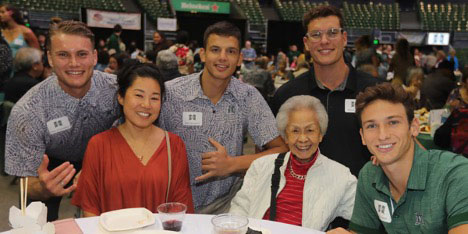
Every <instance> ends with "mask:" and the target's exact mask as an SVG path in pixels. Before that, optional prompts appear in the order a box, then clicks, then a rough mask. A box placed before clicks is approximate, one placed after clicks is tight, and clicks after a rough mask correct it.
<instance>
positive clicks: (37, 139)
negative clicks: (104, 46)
mask: <svg viewBox="0 0 468 234" xmlns="http://www.w3.org/2000/svg"><path fill="white" fill-rule="evenodd" d="M49 35H50V40H49V44H48V53H47V55H48V57H49V62H50V64H51V66H52V67H53V69H54V72H55V75H52V76H50V77H49V78H47V79H46V80H44V81H43V82H41V83H40V84H38V85H36V86H34V87H33V88H32V89H31V90H29V91H28V92H27V93H26V94H25V95H24V96H23V97H22V98H21V99H20V100H19V101H18V102H17V103H16V105H15V106H14V108H13V110H12V111H11V114H10V117H9V119H8V126H7V133H6V150H5V151H6V152H5V159H6V165H5V171H6V172H7V173H8V174H10V175H15V176H21V177H29V183H28V198H30V199H32V200H41V201H43V202H44V203H45V204H46V206H47V207H48V214H47V216H48V217H47V219H48V220H49V221H51V220H55V219H57V218H58V209H59V206H60V200H61V198H62V196H63V195H64V194H67V193H69V192H71V191H73V190H74V189H75V188H76V185H69V182H70V181H71V179H72V178H73V176H74V174H75V172H76V171H79V170H80V169H81V162H82V159H83V155H84V152H85V149H86V146H87V144H88V140H89V139H90V138H91V137H92V136H93V135H95V134H97V133H100V132H102V131H105V130H107V129H109V128H110V127H111V126H112V123H113V122H114V121H115V120H116V119H117V118H118V116H119V114H120V113H119V106H118V103H117V98H116V92H117V86H116V78H115V76H113V75H109V74H105V73H101V72H97V71H93V68H94V65H96V62H97V52H96V50H95V49H94V35H93V33H92V32H91V31H90V30H89V29H88V28H87V27H86V25H85V24H83V23H81V22H76V21H75V22H74V21H64V22H62V23H60V24H59V25H58V26H57V28H53V29H51V31H50V33H49ZM70 184H71V183H70ZM67 186H68V187H67Z"/></svg>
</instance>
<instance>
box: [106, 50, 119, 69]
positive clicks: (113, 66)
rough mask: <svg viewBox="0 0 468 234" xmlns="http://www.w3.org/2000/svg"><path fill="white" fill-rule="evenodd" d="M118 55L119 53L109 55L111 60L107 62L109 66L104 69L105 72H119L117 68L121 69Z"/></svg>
mask: <svg viewBox="0 0 468 234" xmlns="http://www.w3.org/2000/svg"><path fill="white" fill-rule="evenodd" d="M117 57H118V56H117V54H112V55H111V56H109V62H108V64H107V67H106V68H105V69H104V72H107V73H110V74H115V73H116V72H117V70H118V69H119V65H118V63H117Z"/></svg>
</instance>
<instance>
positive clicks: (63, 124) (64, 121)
mask: <svg viewBox="0 0 468 234" xmlns="http://www.w3.org/2000/svg"><path fill="white" fill-rule="evenodd" d="M70 128H71V125H70V121H68V117H67V116H63V117H60V118H57V119H53V120H50V121H49V122H47V129H49V133H50V134H55V133H58V132H62V131H65V130H68V129H70Z"/></svg>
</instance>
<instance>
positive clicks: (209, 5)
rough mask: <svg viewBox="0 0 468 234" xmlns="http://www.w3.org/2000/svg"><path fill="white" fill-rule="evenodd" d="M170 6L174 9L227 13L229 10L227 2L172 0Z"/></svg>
mask: <svg viewBox="0 0 468 234" xmlns="http://www.w3.org/2000/svg"><path fill="white" fill-rule="evenodd" d="M171 3H172V7H173V8H174V10H176V11H188V12H194V13H197V12H202V13H216V14H229V13H230V12H231V9H230V6H231V5H230V3H229V2H208V1H193V0H172V1H171Z"/></svg>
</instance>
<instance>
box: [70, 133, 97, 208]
mask: <svg viewBox="0 0 468 234" xmlns="http://www.w3.org/2000/svg"><path fill="white" fill-rule="evenodd" d="M101 138H102V137H101V134H98V135H95V136H93V137H92V138H91V140H90V141H89V143H88V146H87V148H86V152H85V156H84V159H83V167H82V170H81V175H80V177H79V180H78V187H77V189H76V191H75V193H74V195H73V198H72V201H71V202H72V204H73V205H75V206H78V207H80V208H81V209H82V210H83V211H86V212H90V213H93V214H96V215H100V214H101V209H100V207H101V201H100V196H99V192H98V191H99V190H98V188H99V184H98V181H100V179H99V177H98V176H99V174H100V173H99V168H100V162H101V160H100V156H101V155H102V154H101V152H100V151H101V150H100V145H101V141H102V139H101Z"/></svg>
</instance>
